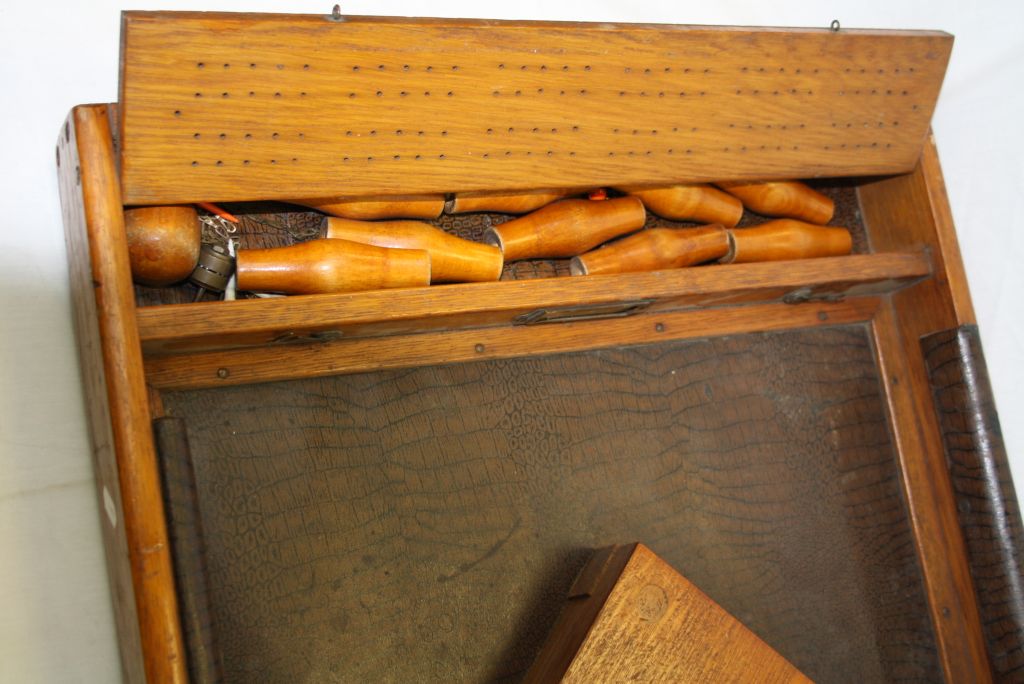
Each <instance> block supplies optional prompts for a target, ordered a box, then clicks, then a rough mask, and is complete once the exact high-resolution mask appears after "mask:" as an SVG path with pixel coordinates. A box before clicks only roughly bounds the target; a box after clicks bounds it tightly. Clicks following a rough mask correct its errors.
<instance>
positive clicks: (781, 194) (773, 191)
mask: <svg viewBox="0 0 1024 684" xmlns="http://www.w3.org/2000/svg"><path fill="white" fill-rule="evenodd" d="M717 185H718V187H720V188H722V189H723V190H725V191H726V192H728V193H729V194H731V195H733V196H734V197H737V198H739V199H740V200H742V201H743V206H744V207H746V208H747V209H750V210H751V211H753V212H756V213H758V214H761V215H763V216H777V217H780V218H792V219H798V220H800V221H807V222H808V223H816V224H818V225H822V226H823V225H825V224H826V223H828V222H829V221H831V220H832V214H833V212H834V211H835V205H834V204H833V203H832V200H831V199H829V198H828V197H826V196H825V195H823V194H821V193H820V192H817V191H816V190H813V189H811V188H810V187H808V186H807V185H805V184H803V183H801V182H799V181H764V182H761V183H743V182H728V183H727V182H722V181H719V182H718V183H717Z"/></svg>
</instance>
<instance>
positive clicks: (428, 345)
mask: <svg viewBox="0 0 1024 684" xmlns="http://www.w3.org/2000/svg"><path fill="white" fill-rule="evenodd" d="M878 305H879V299H878V298H877V297H855V298H851V299H848V300H846V301H842V302H814V303H806V304H798V305H791V304H782V303H774V304H756V305H748V306H737V307H724V308H719V309H700V310H689V311H655V312H649V313H642V314H637V315H634V316H630V317H626V318H616V319H601V320H588V321H578V322H569V323H551V324H547V325H537V326H504V327H494V328H478V329H468V330H453V331H442V332H431V333H419V334H409V335H395V336H391V337H379V338H358V339H349V340H345V339H342V340H337V341H333V342H320V343H313V344H290V345H288V344H286V345H277V346H268V347H261V348H257V349H247V350H245V351H243V352H240V351H237V350H228V351H213V352H199V353H194V354H179V355H173V356H158V357H151V358H149V359H147V360H146V376H147V380H148V382H149V383H150V384H151V385H152V386H153V387H155V388H157V389H160V390H191V389H206V388H212V387H222V386H230V385H244V384H250V383H259V382H274V381H279V380H291V379H298V378H309V377H321V376H327V375H341V374H345V373H360V372H368V371H376V370H390V369H399V368H409V367H413V366H422V365H432V364H441V363H465V362H470V361H477V360H491V359H504V358H513V357H518V356H526V355H532V354H558V353H563V352H573V351H584V350H588V349H597V348H601V347H608V346H614V345H635V344H646V343H650V342H658V341H667V340H682V339H692V338H697V337H712V336H718V335H730V334H739V333H749V332H768V331H776V330H787V329H793V328H809V327H815V326H824V325H840V324H845V323H855V322H862V321H869V320H871V318H872V317H873V316H874V313H875V311H876V310H877V308H878Z"/></svg>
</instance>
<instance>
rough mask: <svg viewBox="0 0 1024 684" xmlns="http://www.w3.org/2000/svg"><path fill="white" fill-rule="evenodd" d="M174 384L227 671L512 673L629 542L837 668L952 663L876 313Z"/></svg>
mask: <svg viewBox="0 0 1024 684" xmlns="http://www.w3.org/2000/svg"><path fill="white" fill-rule="evenodd" d="M164 401H165V407H166V410H167V411H168V413H169V414H171V415H174V416H178V417H181V418H184V419H185V420H186V421H187V424H188V430H189V437H190V442H191V444H192V450H193V455H194V462H195V469H196V479H197V486H198V499H199V506H200V510H201V512H202V517H203V522H204V525H205V532H206V536H207V542H208V547H207V548H208V553H209V556H208V560H209V572H210V579H211V585H212V587H213V591H212V592H211V598H212V616H213V624H214V629H215V630H216V633H217V637H218V640H219V643H220V645H221V648H222V655H223V658H224V665H225V675H226V679H227V680H228V681H246V682H250V681H268V682H269V681H283V682H293V681H304V680H325V679H349V680H357V681H358V680H366V679H373V680H376V681H413V680H414V681H481V680H498V681H501V680H511V679H515V678H517V677H518V676H520V675H521V673H522V672H523V671H524V670H525V669H526V668H527V667H528V666H529V664H530V662H531V660H532V658H533V657H534V654H535V653H536V651H537V648H538V647H539V645H540V643H541V641H542V640H543V638H544V636H545V634H546V633H547V631H548V630H549V628H550V627H551V625H552V624H553V621H554V619H555V616H556V613H557V607H558V605H559V604H560V600H561V597H562V596H564V595H565V592H566V590H567V589H568V588H569V586H570V585H571V584H572V580H573V577H574V576H575V574H576V572H577V571H578V570H579V569H580V568H581V567H582V565H583V564H584V562H585V561H586V559H587V558H588V557H589V555H590V552H591V551H590V550H591V549H593V548H596V547H601V546H605V545H607V544H609V543H613V542H615V541H620V540H632V539H643V540H644V541H645V543H647V544H648V545H649V546H650V547H651V548H652V549H653V550H654V551H656V552H657V553H658V554H659V555H660V556H661V557H663V558H664V559H665V560H666V561H667V562H669V563H671V564H672V565H673V566H674V567H676V568H677V569H679V571H680V572H682V573H683V574H685V575H686V576H687V577H688V578H690V579H691V580H692V581H693V582H694V583H696V584H697V585H699V586H700V587H701V588H702V589H703V590H704V591H706V592H707V594H708V595H709V596H710V597H711V598H712V599H714V600H715V601H717V602H718V603H719V604H721V605H722V606H723V607H724V608H725V609H726V610H728V611H729V612H730V613H732V614H733V615H734V616H735V617H737V618H738V619H739V620H741V621H742V622H743V623H744V624H746V625H747V626H749V627H750V628H751V629H752V630H753V631H755V632H756V633H757V634H759V635H760V636H761V637H762V638H764V639H765V641H766V642H767V643H768V644H769V645H771V646H772V647H773V648H775V649H777V650H778V651H779V652H780V653H782V654H783V655H784V656H785V657H786V658H788V659H789V660H790V661H791V662H792V663H793V664H794V665H796V666H797V667H799V668H800V669H801V670H802V671H804V672H805V673H806V674H807V675H808V676H810V677H812V678H814V679H816V680H820V681H825V682H828V681H851V682H861V681H881V680H885V679H905V680H935V679H936V678H938V677H939V676H940V670H939V663H938V660H937V658H936V651H935V643H934V637H933V634H932V629H931V624H930V620H929V615H928V607H927V601H926V599H925V594H924V591H923V587H922V583H921V579H920V571H919V569H918V566H917V558H916V554H915V546H914V541H913V537H912V535H911V531H910V528H909V525H908V523H907V511H906V509H905V507H904V502H903V498H902V494H901V488H900V482H899V470H898V467H897V463H896V460H895V454H894V451H893V448H892V444H891V442H890V438H889V429H888V420H887V414H886V407H885V402H884V399H883V396H882V394H881V388H880V384H879V378H878V375H877V368H876V366H875V361H874V353H873V350H872V344H871V340H870V338H869V336H868V334H867V331H866V329H865V327H864V326H863V325H853V326H846V327H836V328H825V329H817V330H811V331H803V332H800V331H794V332H786V333H773V334H754V335H743V336H738V337H725V338H714V339H706V340H699V341H691V342H669V343H663V344H652V345H645V346H638V347H633V348H618V349H606V350H602V351H595V352H587V353H576V354H564V355H554V356H547V357H533V358H526V359H516V360H508V361H487V362H480V363H468V364H461V365H446V366H430V367H423V368H417V369H412V370H405V371H387V372H378V373H368V374H360V375H352V376H345V377H333V378H322V379H311V380H305V381H290V382H282V383H276V384H270V385H262V386H247V387H238V388H224V389H217V390H207V391H199V392H170V393H166V394H165V396H164Z"/></svg>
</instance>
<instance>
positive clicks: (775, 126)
mask: <svg viewBox="0 0 1024 684" xmlns="http://www.w3.org/2000/svg"><path fill="white" fill-rule="evenodd" d="M890 125H891V126H894V127H895V126H899V125H900V122H899V121H893V122H892V123H891V124H890ZM875 126H877V127H878V128H883V127H884V126H885V122H884V121H879V122H877V124H875ZM762 127H763V128H764V129H765V130H773V129H776V130H781V131H785V130H788V129H789V125H787V124H764V125H763V126H762V125H760V124H758V125H757V126H755V125H754V124H746V125H745V126H744V125H743V124H740V125H738V126H737V124H735V123H730V124H729V128H733V129H735V128H741V129H746V130H754V129H755V128H762ZM792 127H793V128H800V129H803V128H806V127H807V124H796V125H793V126H792ZM854 127H855V125H854V124H853V123H852V122H847V123H846V124H839V123H837V122H832V128H854ZM861 127H862V128H871V127H872V124H871V123H870V122H864V123H863V124H861ZM516 130H517V129H516V128H515V127H514V126H510V127H508V128H507V129H505V130H504V132H506V133H508V134H510V135H512V134H515V132H516ZM569 130H571V131H572V132H573V133H578V132H579V130H580V127H579V126H572V128H571V129H569ZM519 131H520V132H527V133H532V134H547V133H548V132H550V133H551V134H556V135H557V134H558V131H559V129H558V128H551V129H547V128H540V127H539V126H534V127H533V128H520V129H519ZM697 131H698V128H697V127H696V126H694V127H691V128H690V131H689V132H690V133H696V132H697ZM486 132H487V135H494V134H495V132H496V131H495V129H494V128H488V129H487V131H486ZM671 132H672V133H678V132H679V127H678V126H676V127H673V128H672V129H671ZM377 133H378V131H377V130H376V129H371V130H370V131H367V133H366V135H368V136H370V137H375V136H376V135H377ZM498 133H501V131H498ZM612 133H613V134H615V135H627V134H628V135H658V129H656V128H652V129H650V131H648V130H647V129H639V128H634V129H632V130H627V131H623V129H621V128H613V129H612ZM393 134H394V135H395V136H398V137H401V136H404V135H406V134H408V135H413V132H412V131H406V130H405V129H403V128H397V129H395V131H394V133H393ZM362 135H363V134H361V133H358V132H356V131H351V130H349V131H345V136H346V137H353V136H358V137H361V136H362ZM415 135H416V137H424V136H426V135H427V132H426V131H422V130H419V131H416V132H415ZM440 136H441V137H442V138H444V137H447V136H448V131H447V130H442V131H441V132H440ZM192 137H193V138H194V139H196V140H199V139H200V138H202V134H201V133H199V132H196V133H193V134H192ZM229 137H230V136H229V135H228V134H227V133H218V134H217V138H218V139H219V140H227V139H228V138H229ZM242 137H243V139H245V140H252V139H253V137H254V136H253V134H252V133H245V134H243V135H242ZM296 137H297V138H298V139H299V140H304V139H305V137H306V134H305V133H297V134H296ZM280 138H281V134H280V133H271V134H270V139H271V140H279V139H280ZM872 146H873V147H874V146H877V144H873V145H872ZM761 149H765V148H764V146H762V147H761ZM794 149H796V148H794Z"/></svg>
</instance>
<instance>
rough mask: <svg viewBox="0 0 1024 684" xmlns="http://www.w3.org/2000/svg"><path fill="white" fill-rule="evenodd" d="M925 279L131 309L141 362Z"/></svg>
mask: <svg viewBox="0 0 1024 684" xmlns="http://www.w3.org/2000/svg"><path fill="white" fill-rule="evenodd" d="M930 272H931V264H930V260H929V257H928V255H927V254H924V253H922V252H917V253H906V254H873V255H868V254H864V255H854V256H849V257H832V258H822V259H805V260H802V261H792V262H766V263H760V264H735V265H721V266H708V267H703V268H690V269H675V270H667V271H658V272H653V273H630V274H609V275H595V276H586V277H576V278H571V279H570V278H538V279H532V280H521V281H515V282H500V283H464V284H456V285H444V286H433V287H430V288H410V289H400V290H388V291H371V292H363V293H348V294H334V295H319V296H316V297H288V298H285V299H271V300H262V299H261V300H238V301H234V302H219V303H217V304H216V305H215V306H216V311H217V315H215V316H213V315H211V306H213V305H210V304H204V303H200V304H185V305H181V306H177V305H176V306H153V307H143V308H140V309H138V312H137V317H138V323H139V329H140V331H141V334H142V339H143V349H144V350H145V352H146V353H147V356H155V355H159V354H168V353H171V354H175V353H187V352H194V351H204V350H212V349H218V348H219V349H229V348H232V347H234V348H240V347H254V346H266V345H268V344H271V343H274V342H275V341H277V342H282V341H295V340H306V341H312V340H316V339H317V338H316V337H315V335H317V334H322V333H331V335H329V336H328V337H330V338H331V339H336V338H337V337H338V335H336V334H334V333H341V335H340V336H341V337H343V338H358V337H374V336H382V335H394V334H401V333H412V332H427V331H433V330H454V329H464V328H472V327H483V326H495V325H507V324H509V323H511V322H512V321H513V319H515V318H516V317H517V316H520V315H522V314H527V313H530V312H532V311H536V310H538V309H557V308H562V307H571V306H583V305H594V304H607V303H614V302H626V301H648V300H650V301H652V302H653V304H651V308H652V309H653V310H658V309H670V308H680V307H693V306H698V305H705V306H714V305H718V306H724V305H727V304H739V303H756V302H768V301H775V300H779V299H781V298H782V297H783V296H784V295H786V294H788V293H790V292H792V291H794V290H799V289H809V291H810V292H820V293H823V294H836V293H847V294H849V295H850V296H853V295H856V294H872V293H881V292H889V291H892V290H893V289H894V288H898V287H901V286H903V285H906V284H907V283H909V282H914V281H916V280H917V279H919V278H921V277H924V276H927V275H928V274H929V273H930Z"/></svg>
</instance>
